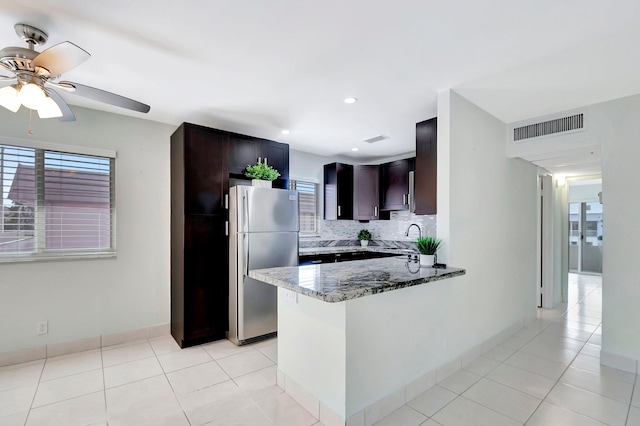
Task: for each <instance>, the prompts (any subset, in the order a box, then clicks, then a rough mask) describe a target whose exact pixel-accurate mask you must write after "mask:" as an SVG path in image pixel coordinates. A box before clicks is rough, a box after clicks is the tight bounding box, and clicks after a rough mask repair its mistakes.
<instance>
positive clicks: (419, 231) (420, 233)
mask: <svg viewBox="0 0 640 426" xmlns="http://www.w3.org/2000/svg"><path fill="white" fill-rule="evenodd" d="M412 226H415V227H416V228H418V238H422V229H420V226H418V224H417V223H412V224H411V225H409V227H408V228H407V232H405V233H404V236H405V237H408V236H409V231H410V230H411V227H412Z"/></svg>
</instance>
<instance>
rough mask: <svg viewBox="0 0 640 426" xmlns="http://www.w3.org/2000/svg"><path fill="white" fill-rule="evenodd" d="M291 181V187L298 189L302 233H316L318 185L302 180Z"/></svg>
mask: <svg viewBox="0 0 640 426" xmlns="http://www.w3.org/2000/svg"><path fill="white" fill-rule="evenodd" d="M289 182H290V187H291V189H292V190H294V191H298V200H299V204H298V205H299V209H300V211H299V216H300V233H301V234H315V233H316V232H317V228H316V227H317V217H316V205H317V200H316V198H317V194H318V191H317V188H318V185H317V184H315V183H312V182H304V181H300V180H290V181H289Z"/></svg>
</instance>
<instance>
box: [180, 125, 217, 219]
mask: <svg viewBox="0 0 640 426" xmlns="http://www.w3.org/2000/svg"><path fill="white" fill-rule="evenodd" d="M226 149H227V134H226V133H224V132H220V131H217V130H214V129H208V128H206V127H201V126H196V125H192V124H183V125H182V126H180V128H179V129H178V130H176V132H175V133H174V135H173V136H172V139H171V162H172V164H171V172H172V176H171V183H172V192H171V194H172V206H173V208H174V209H177V210H178V213H180V214H221V213H224V211H225V209H224V202H223V199H224V192H225V190H226V187H227V185H228V176H227V171H226V162H225V159H226Z"/></svg>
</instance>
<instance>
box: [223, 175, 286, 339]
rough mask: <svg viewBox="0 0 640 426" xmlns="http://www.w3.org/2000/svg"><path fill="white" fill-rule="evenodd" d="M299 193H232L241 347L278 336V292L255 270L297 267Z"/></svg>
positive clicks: (235, 324) (234, 305)
mask: <svg viewBox="0 0 640 426" xmlns="http://www.w3.org/2000/svg"><path fill="white" fill-rule="evenodd" d="M298 231H299V225H298V193H297V192H296V191H287V190H285V189H266V188H255V187H251V186H234V187H232V188H231V189H230V191H229V257H230V259H229V268H230V269H229V340H231V341H232V342H234V343H235V344H237V345H242V344H244V343H250V342H252V341H255V340H259V339H261V338H265V337H268V336H270V335H273V334H274V333H276V331H277V328H278V294H277V288H276V287H275V286H272V285H270V284H266V283H263V282H260V281H257V280H254V279H253V278H250V277H249V271H250V270H252V269H262V268H271V267H277V266H296V265H297V264H298Z"/></svg>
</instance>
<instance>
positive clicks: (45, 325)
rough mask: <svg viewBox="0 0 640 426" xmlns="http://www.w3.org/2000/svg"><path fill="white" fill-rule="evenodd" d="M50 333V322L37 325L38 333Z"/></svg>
mask: <svg viewBox="0 0 640 426" xmlns="http://www.w3.org/2000/svg"><path fill="white" fill-rule="evenodd" d="M48 332H49V321H40V322H39V323H38V324H37V328H36V333H37V334H47V333H48Z"/></svg>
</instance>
